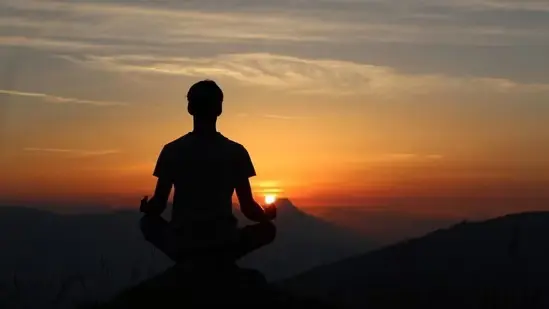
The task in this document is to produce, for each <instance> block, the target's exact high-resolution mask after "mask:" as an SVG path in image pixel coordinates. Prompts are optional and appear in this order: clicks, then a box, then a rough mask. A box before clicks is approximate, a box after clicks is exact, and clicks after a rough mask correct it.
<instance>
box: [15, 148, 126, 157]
mask: <svg viewBox="0 0 549 309" xmlns="http://www.w3.org/2000/svg"><path fill="white" fill-rule="evenodd" d="M23 150H24V151H28V152H42V153H53V154H68V155H76V156H83V157H88V156H105V155H112V154H117V153H120V150H114V149H107V150H83V149H65V148H39V147H27V148H24V149H23Z"/></svg>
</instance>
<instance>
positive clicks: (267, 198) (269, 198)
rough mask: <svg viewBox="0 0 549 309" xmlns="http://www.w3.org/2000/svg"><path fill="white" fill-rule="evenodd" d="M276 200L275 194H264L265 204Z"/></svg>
mask: <svg viewBox="0 0 549 309" xmlns="http://www.w3.org/2000/svg"><path fill="white" fill-rule="evenodd" d="M275 201H276V195H274V194H268V195H265V204H272V203H274V202H275Z"/></svg>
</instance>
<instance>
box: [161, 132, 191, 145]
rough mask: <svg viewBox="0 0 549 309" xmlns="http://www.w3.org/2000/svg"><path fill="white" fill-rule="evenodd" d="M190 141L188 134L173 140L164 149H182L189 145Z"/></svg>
mask: <svg viewBox="0 0 549 309" xmlns="http://www.w3.org/2000/svg"><path fill="white" fill-rule="evenodd" d="M189 140H190V134H189V133H187V134H185V135H183V136H180V137H178V138H176V139H174V140H172V141H171V142H169V143H167V144H165V145H164V148H165V149H173V148H177V147H180V146H181V145H184V144H186V143H188V142H189Z"/></svg>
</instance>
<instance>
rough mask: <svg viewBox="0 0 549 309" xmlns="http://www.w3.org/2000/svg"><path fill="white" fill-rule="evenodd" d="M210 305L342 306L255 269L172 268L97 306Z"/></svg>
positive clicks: (108, 308) (103, 308) (109, 308)
mask: <svg viewBox="0 0 549 309" xmlns="http://www.w3.org/2000/svg"><path fill="white" fill-rule="evenodd" d="M210 305H224V306H231V307H234V306H238V308H252V307H257V308H284V309H287V308H310V307H311V308H338V307H336V306H333V305H328V304H325V303H320V302H317V301H315V300H312V299H303V298H300V297H296V296H295V295H290V294H288V293H287V292H284V291H282V290H280V289H277V288H275V287H273V286H271V285H269V284H268V283H267V282H266V280H265V278H264V276H263V275H262V274H261V273H259V272H257V271H254V270H247V269H240V268H234V269H227V270H223V271H219V270H217V271H213V270H212V271H194V272H190V271H185V270H182V269H178V268H177V267H172V268H170V269H168V270H166V271H165V272H163V273H161V274H159V275H157V276H156V277H153V278H151V279H149V280H147V281H145V282H143V283H141V284H139V285H137V286H135V287H133V288H130V289H128V290H126V291H123V292H122V293H120V294H119V295H118V296H116V297H115V298H114V299H112V300H111V301H109V302H108V303H105V304H101V305H95V306H93V308H95V309H99V308H101V309H122V308H204V307H207V306H210Z"/></svg>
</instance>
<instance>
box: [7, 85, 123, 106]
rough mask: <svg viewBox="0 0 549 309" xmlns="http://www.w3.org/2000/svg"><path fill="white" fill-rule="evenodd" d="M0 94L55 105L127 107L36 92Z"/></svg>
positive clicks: (8, 91) (12, 91)
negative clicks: (34, 99) (39, 100)
mask: <svg viewBox="0 0 549 309" xmlns="http://www.w3.org/2000/svg"><path fill="white" fill-rule="evenodd" d="M0 94H4V95H9V96H19V97H29V98H37V99H41V100H43V101H44V102H48V103H57V104H86V105H94V106H126V105H127V104H126V103H120V102H109V101H94V100H84V99H76V98H68V97H60V96H55V95H50V94H45V93H38V92H23V91H17V90H6V89H0Z"/></svg>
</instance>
